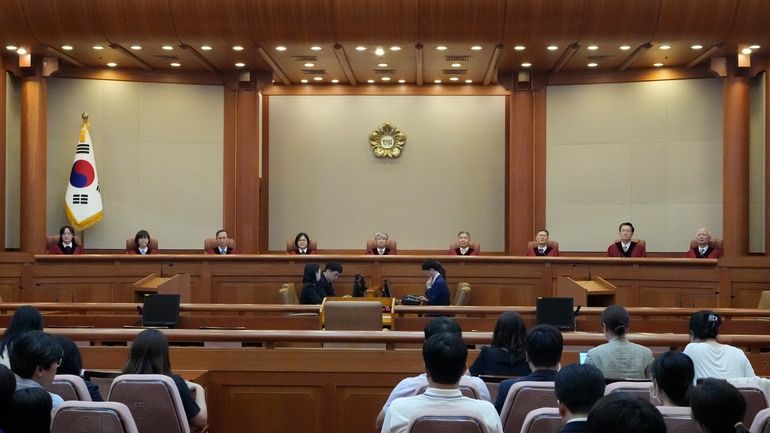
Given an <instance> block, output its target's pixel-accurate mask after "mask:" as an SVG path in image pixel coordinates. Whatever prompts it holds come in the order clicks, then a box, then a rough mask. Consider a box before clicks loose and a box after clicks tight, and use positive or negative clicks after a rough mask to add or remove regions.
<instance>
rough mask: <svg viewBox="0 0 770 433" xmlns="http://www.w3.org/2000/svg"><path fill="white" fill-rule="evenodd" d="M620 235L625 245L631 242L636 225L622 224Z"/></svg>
mask: <svg viewBox="0 0 770 433" xmlns="http://www.w3.org/2000/svg"><path fill="white" fill-rule="evenodd" d="M618 235H619V236H620V240H621V241H622V242H623V243H628V242H630V241H631V237H633V236H634V225H633V224H631V223H630V222H624V223H621V224H620V226H619V227H618Z"/></svg>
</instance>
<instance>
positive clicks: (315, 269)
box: [299, 263, 326, 305]
mask: <svg viewBox="0 0 770 433" xmlns="http://www.w3.org/2000/svg"><path fill="white" fill-rule="evenodd" d="M319 281H321V267H320V266H319V265H318V264H316V263H306V264H305V270H304V272H303V274H302V291H301V292H300V296H299V303H300V304H311V305H312V304H316V305H317V304H320V303H321V302H323V299H324V298H325V297H326V292H325V291H324V289H323V288H322V287H319V285H318V282H319Z"/></svg>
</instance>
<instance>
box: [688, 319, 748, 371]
mask: <svg viewBox="0 0 770 433" xmlns="http://www.w3.org/2000/svg"><path fill="white" fill-rule="evenodd" d="M721 324H722V318H721V317H720V316H719V314H717V313H715V312H713V311H709V310H701V311H698V312H696V313H695V314H693V315H692V316H691V317H690V341H691V343H690V344H688V345H687V347H685V348H684V353H685V355H687V356H689V357H690V358H691V359H692V363H693V365H694V366H695V380H698V379H701V378H704V377H715V378H717V379H732V378H736V377H754V376H756V375H755V374H754V369H753V368H752V367H751V363H750V362H749V359H748V358H747V357H746V354H745V353H743V351H742V350H741V349H739V348H737V347H733V346H730V345H727V344H721V343H718V342H717V340H716V338H717V335H718V334H719V325H721Z"/></svg>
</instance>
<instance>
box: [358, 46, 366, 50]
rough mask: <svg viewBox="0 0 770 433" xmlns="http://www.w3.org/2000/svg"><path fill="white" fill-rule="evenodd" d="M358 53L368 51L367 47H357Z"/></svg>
mask: <svg viewBox="0 0 770 433" xmlns="http://www.w3.org/2000/svg"><path fill="white" fill-rule="evenodd" d="M356 51H366V47H365V46H363V45H359V46H357V47H356Z"/></svg>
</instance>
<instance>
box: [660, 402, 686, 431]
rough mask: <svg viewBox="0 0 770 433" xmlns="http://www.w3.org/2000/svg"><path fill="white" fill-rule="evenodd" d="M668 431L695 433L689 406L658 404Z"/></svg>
mask: <svg viewBox="0 0 770 433" xmlns="http://www.w3.org/2000/svg"><path fill="white" fill-rule="evenodd" d="M658 410H659V411H660V414H661V415H663V422H665V423H666V432H668V433H695V423H694V422H693V420H692V412H690V408H689V407H680V406H658Z"/></svg>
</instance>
